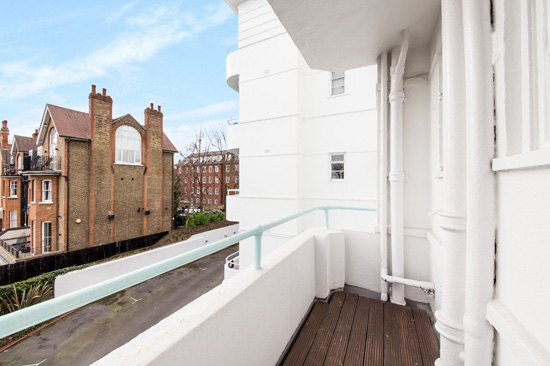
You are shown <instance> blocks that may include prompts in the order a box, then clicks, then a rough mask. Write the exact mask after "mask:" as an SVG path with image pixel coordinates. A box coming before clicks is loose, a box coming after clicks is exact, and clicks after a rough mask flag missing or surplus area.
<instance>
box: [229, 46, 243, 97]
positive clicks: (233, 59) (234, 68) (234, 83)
mask: <svg viewBox="0 0 550 366" xmlns="http://www.w3.org/2000/svg"><path fill="white" fill-rule="evenodd" d="M239 74H240V70H239V51H238V50H237V51H233V52H231V49H229V51H228V53H227V58H226V61H225V78H226V80H227V85H229V87H231V89H233V90H235V91H236V92H237V93H238V92H239Z"/></svg>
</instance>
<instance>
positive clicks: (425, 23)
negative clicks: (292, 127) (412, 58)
mask: <svg viewBox="0 0 550 366" xmlns="http://www.w3.org/2000/svg"><path fill="white" fill-rule="evenodd" d="M226 1H228V3H232V2H233V3H234V2H237V3H238V2H239V1H236V0H226ZM268 2H269V4H270V5H271V7H272V8H273V10H274V11H275V13H276V14H277V16H278V17H279V19H280V21H281V23H282V24H283V25H284V27H285V28H286V30H287V32H288V33H289V34H290V37H291V38H292V39H293V41H294V43H295V44H296V46H297V47H298V49H299V50H300V52H301V53H302V55H303V56H304V58H305V60H306V62H307V63H308V65H309V67H311V68H313V69H319V70H326V71H344V70H349V69H354V68H357V67H362V66H367V65H372V64H375V63H376V59H377V57H378V55H380V53H382V52H383V51H385V50H389V49H391V48H393V47H395V46H397V45H399V44H400V33H401V31H402V30H403V29H406V28H408V29H409V31H410V41H411V43H410V48H411V49H414V48H416V47H420V46H423V45H425V44H427V43H428V42H429V41H430V39H431V36H432V32H433V30H434V27H435V25H436V22H437V18H438V15H439V9H440V1H439V0H414V1H413V0H345V1H334V0H302V1H294V0H268ZM233 5H235V4H233Z"/></svg>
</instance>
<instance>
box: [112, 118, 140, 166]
mask: <svg viewBox="0 0 550 366" xmlns="http://www.w3.org/2000/svg"><path fill="white" fill-rule="evenodd" d="M115 139H116V142H115V146H116V157H115V161H116V162H117V163H119V164H135V165H138V164H141V135H140V134H139V132H138V131H137V130H136V129H135V128H133V127H130V126H120V127H119V128H117V130H116V135H115Z"/></svg>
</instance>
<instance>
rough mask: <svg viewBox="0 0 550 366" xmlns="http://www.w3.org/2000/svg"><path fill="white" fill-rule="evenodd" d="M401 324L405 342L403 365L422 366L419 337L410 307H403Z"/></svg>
mask: <svg viewBox="0 0 550 366" xmlns="http://www.w3.org/2000/svg"><path fill="white" fill-rule="evenodd" d="M400 313H401V319H402V320H401V322H402V330H403V332H402V334H401V341H402V342H403V345H404V346H405V347H403V352H404V354H403V357H404V358H403V364H404V365H412V366H422V365H423V363H422V356H421V354H420V346H419V344H418V336H417V334H416V328H415V324H414V318H413V313H412V309H411V308H410V307H406V306H401V309H400Z"/></svg>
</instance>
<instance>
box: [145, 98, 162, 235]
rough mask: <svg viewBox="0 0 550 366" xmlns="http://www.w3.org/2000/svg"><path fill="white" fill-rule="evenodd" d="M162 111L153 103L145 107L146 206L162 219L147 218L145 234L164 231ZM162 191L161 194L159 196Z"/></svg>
mask: <svg viewBox="0 0 550 366" xmlns="http://www.w3.org/2000/svg"><path fill="white" fill-rule="evenodd" d="M162 118H163V115H162V112H160V108H159V110H156V109H155V105H154V104H153V103H151V104H150V106H149V108H146V109H145V131H146V132H145V133H146V137H145V165H146V166H147V173H146V187H147V188H146V189H147V202H146V203H145V204H146V207H147V208H148V209H149V210H150V211H151V213H152V214H158V215H159V216H157V217H159V219H160V220H153V219H149V218H146V220H145V225H144V229H145V230H144V235H146V234H151V233H155V232H158V231H159V227H160V228H161V231H162V215H163V197H162V187H163V172H164V160H163V154H162V140H163V132H162ZM159 192H160V194H161V195H160V196H159Z"/></svg>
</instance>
